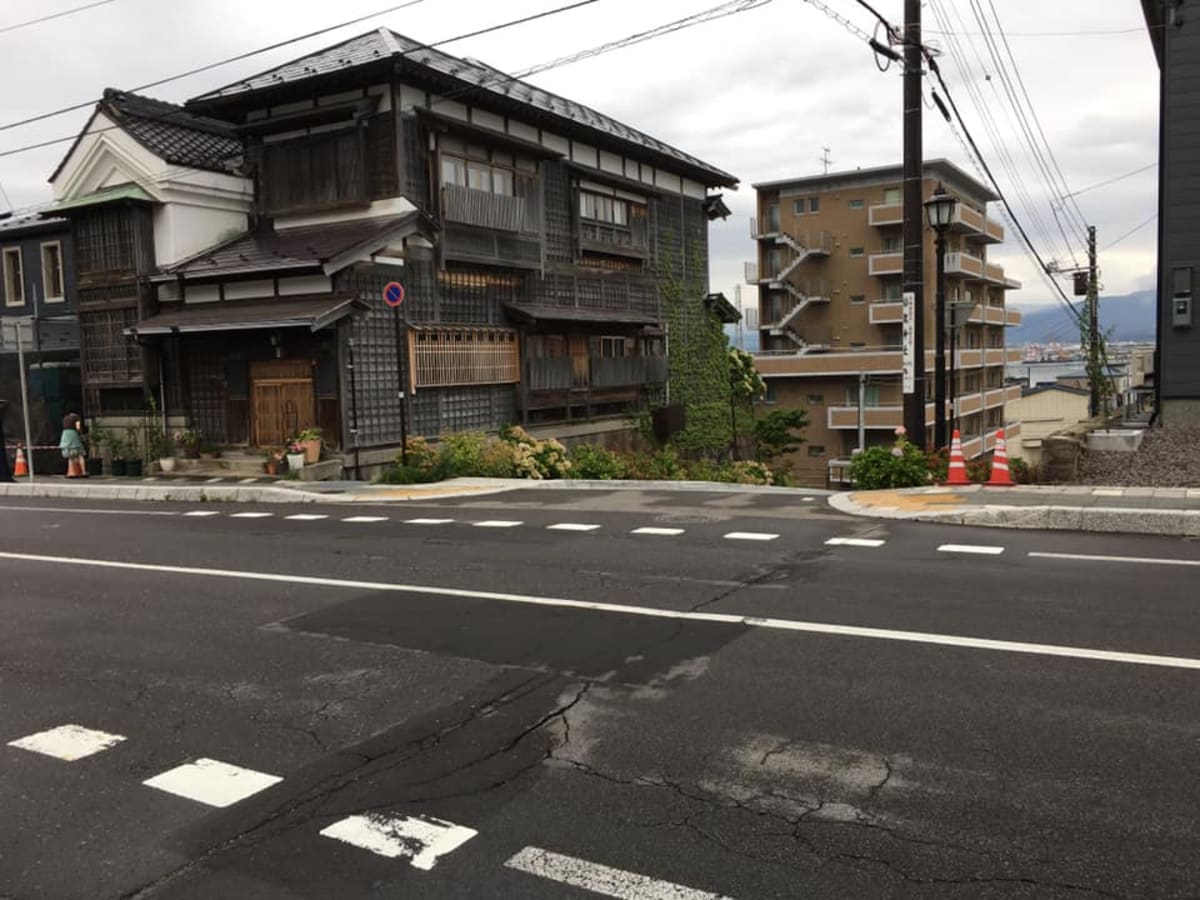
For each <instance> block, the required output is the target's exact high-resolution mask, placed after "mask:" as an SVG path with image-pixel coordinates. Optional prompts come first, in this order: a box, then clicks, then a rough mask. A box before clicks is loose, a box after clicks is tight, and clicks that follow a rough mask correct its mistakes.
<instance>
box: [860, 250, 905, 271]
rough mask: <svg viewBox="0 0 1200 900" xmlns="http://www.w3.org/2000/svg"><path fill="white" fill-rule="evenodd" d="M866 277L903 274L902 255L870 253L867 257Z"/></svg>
mask: <svg viewBox="0 0 1200 900" xmlns="http://www.w3.org/2000/svg"><path fill="white" fill-rule="evenodd" d="M867 274H868V275H873V276H877V275H902V274H904V254H903V253H872V254H871V255H870V256H868V257H867Z"/></svg>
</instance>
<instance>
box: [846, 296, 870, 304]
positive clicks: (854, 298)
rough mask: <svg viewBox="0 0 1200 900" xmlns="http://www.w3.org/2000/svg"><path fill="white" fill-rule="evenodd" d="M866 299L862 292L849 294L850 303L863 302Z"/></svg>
mask: <svg viewBox="0 0 1200 900" xmlns="http://www.w3.org/2000/svg"><path fill="white" fill-rule="evenodd" d="M866 300H867V298H866V295H864V294H851V295H850V302H851V303H865V302H866Z"/></svg>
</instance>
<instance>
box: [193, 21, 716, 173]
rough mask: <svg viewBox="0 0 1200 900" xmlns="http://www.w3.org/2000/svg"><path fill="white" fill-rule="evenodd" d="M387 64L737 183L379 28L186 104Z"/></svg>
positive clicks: (586, 110)
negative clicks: (389, 61) (507, 102)
mask: <svg viewBox="0 0 1200 900" xmlns="http://www.w3.org/2000/svg"><path fill="white" fill-rule="evenodd" d="M387 59H391V60H394V61H396V62H397V63H401V64H404V65H405V66H407V67H409V68H411V69H413V70H414V71H420V70H424V72H425V73H426V74H432V75H435V76H439V77H441V78H442V79H443V80H446V81H447V90H448V91H452V90H453V86H454V84H455V83H457V85H458V86H460V87H462V88H465V89H467V90H469V91H470V92H471V95H472V96H473V97H479V96H480V95H481V94H483V95H490V96H491V98H492V100H493V101H501V102H502V101H505V100H507V101H509V102H516V103H520V104H522V105H525V106H529V107H532V108H533V109H535V110H537V111H538V112H540V113H542V114H546V115H549V116H550V117H552V118H555V119H559V120H562V121H565V122H568V123H570V124H572V125H574V126H576V127H583V128H586V129H589V130H591V131H593V132H597V133H599V134H600V135H603V136H604V137H607V138H609V139H610V140H617V141H620V142H622V143H625V144H631V145H634V146H636V147H639V148H641V149H643V150H647V151H650V152H652V153H654V154H656V155H658V156H661V157H666V158H667V159H669V160H671V161H674V162H676V163H678V164H680V165H681V166H683V167H685V168H687V169H690V170H692V171H693V172H694V173H695V174H696V175H697V176H699V177H700V178H702V180H704V181H706V183H708V184H709V185H725V186H729V187H735V186H736V185H737V182H738V180H737V178H736V177H735V176H733V175H730V174H729V173H728V172H724V171H722V170H721V169H718V168H716V167H715V166H712V165H709V164H708V163H706V162H704V161H703V160H701V159H698V158H696V157H694V156H692V155H690V154H688V153H684V152H683V151H682V150H679V149H677V148H675V147H672V146H671V145H670V144H667V143H664V142H663V141H660V140H658V139H657V138H654V137H651V136H650V135H648V134H646V133H645V132H642V131H638V130H637V129H636V128H631V127H630V126H628V125H625V124H622V123H621V122H618V121H617V120H616V119H613V118H611V117H609V116H606V115H604V114H603V113H600V112H597V111H596V110H594V109H591V108H590V107H587V106H584V105H583V104H582V103H576V102H575V101H574V100H568V99H566V98H564V97H560V96H558V95H557V94H552V93H550V92H549V91H546V90H543V89H542V88H539V87H536V86H534V85H532V84H530V83H529V82H527V81H522V80H521V79H519V78H515V77H513V76H511V75H508V74H506V73H504V72H502V71H500V70H499V69H495V68H493V67H491V66H488V65H486V64H484V63H481V62H478V61H476V60H471V59H462V58H460V57H457V56H451V55H450V54H449V53H444V52H442V51H441V50H436V49H434V48H432V47H429V46H427V45H425V44H422V43H420V42H419V41H414V40H413V39H412V38H408V37H405V36H404V35H401V34H397V33H396V32H394V31H392V30H390V29H388V28H379V29H376V30H375V31H370V32H367V33H366V34H361V35H359V36H358V37H354V38H351V39H349V40H347V41H343V42H342V43H340V44H336V45H334V46H332V47H327V48H325V49H324V50H318V51H317V52H315V53H311V54H309V55H308V56H304V57H301V58H300V59H296V60H292V61H291V62H288V63H284V64H283V65H281V66H277V67H276V68H274V69H269V70H267V71H266V72H260V73H259V74H257V75H251V76H250V77H248V78H245V79H242V80H241V81H236V82H234V83H232V84H229V85H226V86H225V87H222V88H218V89H217V90H215V91H210V92H208V93H206V94H201V95H200V96H199V97H194V98H192V99H191V100H189V101H188V106H189V107H194V108H200V109H205V108H209V109H212V108H216V107H217V106H219V105H221V101H224V100H229V99H233V98H238V97H241V96H244V95H248V94H251V93H253V92H257V91H266V90H270V89H271V88H276V87H279V86H282V85H287V84H293V83H296V82H300V81H305V80H307V79H312V78H319V77H322V76H326V75H332V74H334V73H337V72H342V71H346V70H350V69H354V68H357V67H359V66H366V65H369V64H371V63H375V62H380V61H383V60H387Z"/></svg>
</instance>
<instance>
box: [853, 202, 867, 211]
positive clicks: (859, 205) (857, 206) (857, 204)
mask: <svg viewBox="0 0 1200 900" xmlns="http://www.w3.org/2000/svg"><path fill="white" fill-rule="evenodd" d="M866 205H867V201H865V200H851V201H850V208H851V209H863V208H864V207H866Z"/></svg>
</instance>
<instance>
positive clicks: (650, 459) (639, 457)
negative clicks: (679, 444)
mask: <svg viewBox="0 0 1200 900" xmlns="http://www.w3.org/2000/svg"><path fill="white" fill-rule="evenodd" d="M626 477H628V478H632V479H635V480H638V481H678V480H680V479H683V478H687V477H688V473H687V470H686V468H685V467H684V465H683V462H682V461H681V460H680V459H679V453H678V452H677V451H676V450H675V447H674V446H672V445H671V444H667V445H666V446H665V447H661V448H659V449H658V450H653V451H650V452H645V451H642V452H640V453H635V454H634V455H633V456H631V457H630V458H629V459H628V460H627V462H626Z"/></svg>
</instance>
